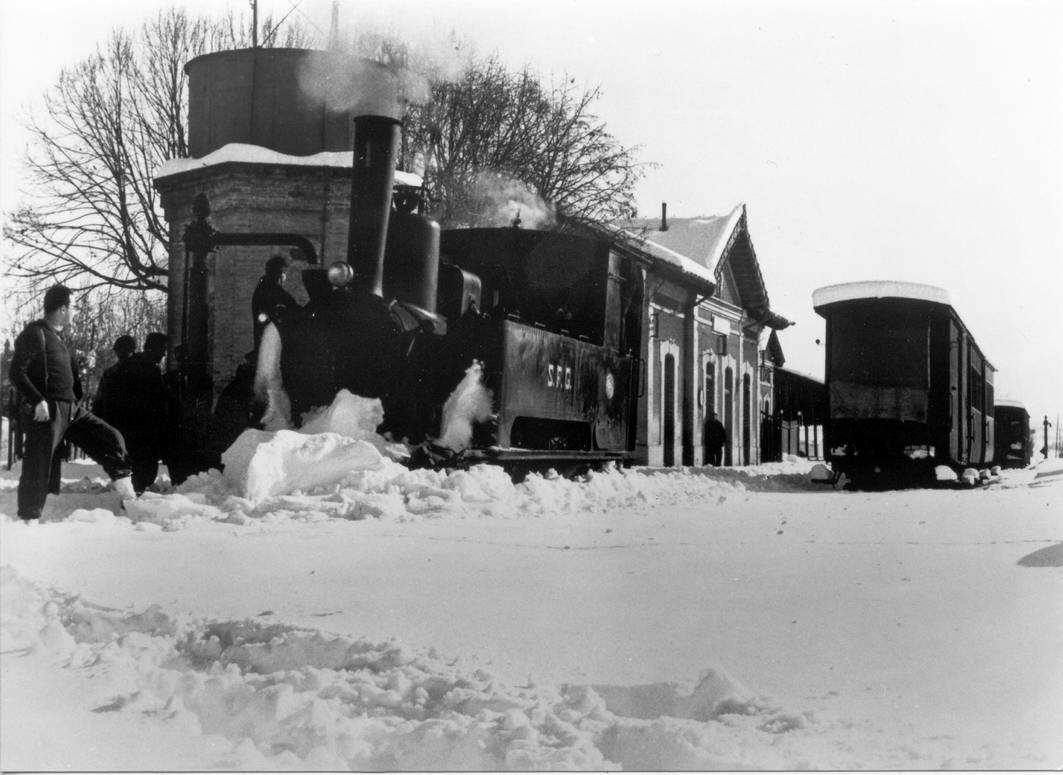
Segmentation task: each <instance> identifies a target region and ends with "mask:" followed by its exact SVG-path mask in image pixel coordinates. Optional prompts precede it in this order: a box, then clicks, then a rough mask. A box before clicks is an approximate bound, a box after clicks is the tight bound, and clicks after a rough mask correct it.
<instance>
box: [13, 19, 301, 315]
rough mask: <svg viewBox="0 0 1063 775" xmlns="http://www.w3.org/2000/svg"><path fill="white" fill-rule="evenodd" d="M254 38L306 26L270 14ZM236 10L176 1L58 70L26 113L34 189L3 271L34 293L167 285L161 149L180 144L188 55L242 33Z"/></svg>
mask: <svg viewBox="0 0 1063 775" xmlns="http://www.w3.org/2000/svg"><path fill="white" fill-rule="evenodd" d="M261 27H262V29H261V34H260V36H259V39H260V40H261V41H263V42H264V44H266V45H270V46H302V45H306V44H307V43H308V42H309V34H308V33H307V32H306V31H305V30H304V29H303V28H301V27H299V26H297V25H287V26H281V25H278V24H275V23H274V22H273V20H272V19H269V18H267V19H265V20H264V21H263V22H262V25H261ZM250 40H251V30H250V27H249V23H248V21H247V20H246V18H245V17H244V16H235V15H233V14H232V13H230V14H229V15H228V16H227V17H224V18H221V19H216V18H213V19H212V18H207V17H194V16H191V15H189V14H188V13H187V12H186V11H185V10H183V9H178V8H173V9H171V10H167V11H162V12H159V13H157V14H156V15H155V16H154V17H153V18H151V19H150V20H149V21H147V22H146V23H144V24H143V25H142V26H141V27H140V28H138V29H137V30H135V31H132V32H130V31H127V30H122V29H119V30H116V31H115V32H114V33H113V34H112V35H111V37H110V39H109V40H108V41H107V42H106V43H105V44H103V45H102V46H100V48H99V49H98V50H97V51H96V53H95V54H93V55H92V56H90V57H88V58H87V59H85V60H84V61H82V62H79V63H78V64H76V65H74V66H72V67H69V68H67V69H65V70H63V71H62V73H61V74H60V76H59V80H58V82H57V83H56V85H55V87H54V88H53V89H52V90H51V91H50V92H49V93H48V94H47V95H46V98H45V102H44V110H43V114H41V115H36V116H33V117H31V118H30V119H29V120H28V122H27V129H28V130H29V131H30V133H31V138H32V139H31V144H30V150H29V152H28V155H27V160H26V164H27V169H28V171H29V179H30V182H31V184H32V187H33V193H32V195H31V196H30V198H29V200H28V201H27V203H26V204H24V205H23V206H22V207H21V208H20V209H18V210H17V211H16V212H14V213H13V214H12V215H11V217H10V219H9V224H8V225H7V226H5V228H4V237H5V238H6V240H7V241H8V242H9V244H10V245H12V246H14V250H15V252H14V254H13V255H12V256H11V257H10V259H9V261H8V263H9V264H11V266H9V268H8V274H9V276H10V277H11V278H12V279H13V280H15V283H16V284H17V285H18V287H19V288H20V289H21V290H22V291H23V293H24V294H27V295H28V296H29V297H30V298H35V296H36V295H37V292H38V291H39V290H40V288H41V287H43V286H45V285H49V284H52V283H54V282H63V283H67V284H69V285H71V286H72V287H78V288H80V289H82V290H88V289H96V288H108V289H126V290H134V289H135V290H154V291H164V290H165V289H166V279H167V275H166V272H167V256H168V252H169V244H168V242H169V235H168V231H167V228H166V224H165V221H164V219H163V217H162V213H161V212H160V210H159V206H158V202H157V199H156V193H155V190H154V188H153V186H152V176H153V174H154V172H155V169H156V168H157V167H158V166H159V164H161V163H162V162H163V161H165V160H166V159H172V158H180V157H185V156H187V155H188V142H187V138H188V132H187V124H186V122H187V110H188V84H187V80H186V76H185V72H184V65H185V63H186V62H187V61H188V60H190V59H192V58H193V57H196V56H198V55H200V54H205V53H209V52H211V51H217V50H222V49H226V48H236V47H241V46H247V45H249V44H250Z"/></svg>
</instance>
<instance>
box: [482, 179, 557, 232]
mask: <svg viewBox="0 0 1063 775" xmlns="http://www.w3.org/2000/svg"><path fill="white" fill-rule="evenodd" d="M475 186H476V189H475V190H476V198H477V200H478V202H477V208H476V210H477V214H476V223H474V224H472V225H474V226H487V227H490V226H514V225H519V226H520V227H521V228H524V229H547V228H550V227H551V226H553V225H554V223H555V221H556V220H557V214H556V212H555V211H554V208H553V206H552V205H550V204H549V203H547V202H546V201H545V200H544V199H543V198H542V197H540V196H539V195H538V194H536V193H535V192H534V191H532V190H531V189H530V188H529V187H528V185H527V184H526V183H523V182H522V181H519V180H514V179H512V178H509V177H507V176H505V175H503V174H502V173H498V172H481V173H480V174H479V175H478V176H477V177H476V183H475Z"/></svg>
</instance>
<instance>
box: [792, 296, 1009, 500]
mask: <svg viewBox="0 0 1063 775" xmlns="http://www.w3.org/2000/svg"><path fill="white" fill-rule="evenodd" d="M812 302H813V307H814V308H815V310H816V312H817V313H818V314H820V315H821V316H822V317H823V318H824V319H825V320H826V323H827V325H826V373H825V378H826V384H827V401H828V419H827V422H826V424H825V427H824V437H825V449H826V457H827V460H828V461H830V463H831V464H832V467H833V468H834V471H835V473H836V474H842V473H844V474H845V475H846V476H847V477H848V478H849V479H850V480H851V481H853V482H855V483H856V484H858V485H859V484H869V485H870V484H874V483H883V484H885V483H892V482H893V481H894V480H896V479H897V478H899V477H900V478H905V479H914V480H922V481H927V480H930V479H931V478H932V477H933V474H934V469H935V467H937V466H940V465H945V466H949V467H950V468H952V469H954V470H957V471H958V470H962V469H963V468H966V467H968V466H971V467H975V468H980V467H982V466H985V465H987V464H989V463H991V462H992V461H993V456H994V444H993V438H994V419H993V406H994V402H993V372H994V369H993V366H992V364H990V363H989V361H988V360H986V358H985V356H984V355H983V353H982V351H981V349H979V347H978V344H977V343H976V342H975V340H974V337H973V336H972V335H971V333H970V332H969V331H968V329H967V327H966V326H965V325H964V324H963V321H962V320H961V319H960V317H959V315H958V314H957V313H956V310H955V309H953V307H952V303H951V302H950V300H949V297H948V294H947V293H946V292H945V291H944V290H942V289H941V288H936V287H934V286H930V285H920V284H916V283H905V282H857V283H845V284H841V285H831V286H827V287H825V288H820V289H818V290H816V291H815V292H814V293H813V296H812Z"/></svg>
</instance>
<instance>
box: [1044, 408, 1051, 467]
mask: <svg viewBox="0 0 1063 775" xmlns="http://www.w3.org/2000/svg"><path fill="white" fill-rule="evenodd" d="M1044 426H1045V445H1044V448H1042V449H1041V454H1042V455H1044V456H1045V460H1047V459H1048V429H1049V428H1051V427H1052V423H1050V422H1049V421H1048V415H1047V414H1046V415H1045V421H1044Z"/></svg>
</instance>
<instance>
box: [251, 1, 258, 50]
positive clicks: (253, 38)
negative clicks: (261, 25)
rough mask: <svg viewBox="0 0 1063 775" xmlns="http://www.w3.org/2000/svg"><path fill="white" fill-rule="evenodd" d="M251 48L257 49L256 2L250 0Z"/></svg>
mask: <svg viewBox="0 0 1063 775" xmlns="http://www.w3.org/2000/svg"><path fill="white" fill-rule="evenodd" d="M251 48H258V0H251Z"/></svg>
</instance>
